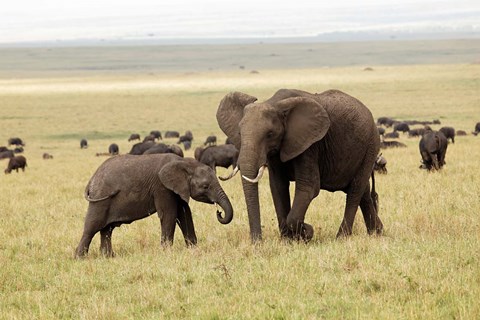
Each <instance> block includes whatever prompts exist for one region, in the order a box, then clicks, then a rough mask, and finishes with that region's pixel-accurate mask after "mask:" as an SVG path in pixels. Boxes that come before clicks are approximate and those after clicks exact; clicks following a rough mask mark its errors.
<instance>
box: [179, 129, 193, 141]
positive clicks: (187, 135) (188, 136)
mask: <svg viewBox="0 0 480 320" xmlns="http://www.w3.org/2000/svg"><path fill="white" fill-rule="evenodd" d="M192 140H193V134H192V131H186V132H185V134H184V135H183V136H180V138H179V139H178V142H177V144H180V143H183V142H184V141H192Z"/></svg>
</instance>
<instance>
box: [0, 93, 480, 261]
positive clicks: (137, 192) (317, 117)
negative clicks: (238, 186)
mask: <svg viewBox="0 0 480 320" xmlns="http://www.w3.org/2000/svg"><path fill="white" fill-rule="evenodd" d="M256 100H257V99H256V98H255V97H252V96H249V95H247V94H244V93H240V92H234V93H230V94H228V95H227V96H225V98H224V99H223V100H222V101H221V103H220V106H219V109H218V111H217V121H218V123H219V126H220V128H221V129H222V131H223V132H224V133H225V134H226V135H227V136H228V138H227V140H226V141H225V143H224V144H220V145H218V144H217V137H216V136H214V135H211V136H208V137H207V138H206V139H205V142H204V143H203V145H202V146H200V147H198V148H196V149H195V151H194V158H195V159H192V158H188V157H184V154H183V150H182V148H181V147H180V146H183V149H184V150H189V149H190V148H191V146H192V141H193V134H192V132H191V131H186V132H185V134H184V135H180V134H179V132H177V131H166V132H165V133H164V136H163V137H162V134H161V132H160V131H158V130H153V131H151V132H150V134H148V135H147V136H145V137H144V139H143V141H142V140H141V137H140V135H139V134H138V133H132V134H131V135H130V137H129V138H128V141H129V142H133V143H134V144H133V146H132V147H131V150H130V151H129V152H128V154H127V155H120V150H119V147H118V144H116V143H112V144H111V145H109V146H108V152H105V153H97V154H96V155H97V156H103V155H106V156H111V157H110V158H109V159H108V160H106V161H105V162H103V163H102V164H101V165H100V167H99V168H98V169H97V170H96V172H95V173H94V174H93V176H92V177H91V179H90V181H89V182H88V184H87V187H86V189H85V194H84V196H85V199H86V200H87V201H88V202H89V207H88V210H87V215H86V218H85V225H84V231H83V234H82V238H81V240H80V243H79V245H78V247H77V249H76V253H75V256H76V257H83V256H85V255H86V254H87V252H88V248H89V245H90V242H91V240H92V238H93V236H94V235H95V234H96V233H97V232H100V235H101V239H100V242H101V243H100V249H101V251H102V253H103V254H105V255H107V256H113V249H112V244H111V236H112V231H113V229H114V228H115V227H118V226H120V225H122V224H129V223H131V222H133V221H135V220H138V219H142V218H145V217H147V216H149V215H151V214H153V213H155V212H157V213H158V216H159V218H160V221H161V230H162V236H161V241H162V243H163V244H169V243H171V242H172V241H173V235H174V231H175V226H176V225H177V224H178V225H179V227H180V229H181V231H182V233H183V236H184V238H185V242H186V243H187V245H194V244H196V242H197V238H196V235H195V229H194V226H193V220H192V213H191V210H190V207H189V205H188V202H189V199H190V198H192V199H194V200H196V201H200V202H204V203H209V204H214V203H215V204H217V205H219V206H220V207H221V209H222V210H223V212H220V211H219V210H218V209H217V219H218V221H219V222H220V223H222V224H227V223H229V222H230V221H231V220H232V218H233V208H232V205H231V203H230V200H229V198H228V196H227V195H226V194H225V192H224V191H223V189H222V187H221V186H220V183H219V181H218V179H217V176H216V170H215V169H216V167H218V166H220V167H224V168H229V167H230V166H231V167H232V168H233V169H234V170H233V172H232V173H231V174H230V175H229V176H228V177H224V178H221V177H218V178H220V180H228V179H230V178H232V177H233V176H234V175H235V174H236V173H237V172H239V171H240V170H241V171H242V185H243V188H244V193H245V200H246V201H247V209H248V214H249V223H250V235H251V238H252V240H256V239H261V228H260V218H259V205H258V189H257V182H258V181H259V179H260V178H261V177H262V174H263V170H264V169H265V168H268V170H269V173H270V188H271V192H272V197H273V201H274V205H275V209H276V213H277V218H278V222H279V229H280V233H281V235H282V237H287V238H291V239H297V240H300V239H303V240H306V241H308V240H310V239H311V238H312V236H313V228H312V226H310V225H308V224H307V223H304V221H303V220H304V215H305V211H306V208H307V207H308V204H309V203H310V201H311V200H312V199H313V198H314V197H316V196H317V195H318V192H319V191H320V189H325V190H328V191H343V192H345V193H346V194H347V205H346V209H345V216H344V220H343V222H342V224H341V226H340V229H339V231H338V234H337V236H342V235H349V234H351V227H352V224H353V219H354V217H355V212H356V210H357V208H358V206H360V208H361V209H362V213H363V215H364V218H365V223H366V226H367V231H368V233H369V234H373V233H377V234H381V233H382V229H383V225H382V222H381V221H380V218H379V217H378V213H377V212H378V210H377V208H378V195H377V194H376V192H375V179H374V172H375V171H377V172H379V173H384V174H385V173H387V168H386V164H387V160H386V159H385V158H384V157H383V156H382V155H381V154H378V150H379V145H378V143H379V142H378V141H380V149H381V148H392V147H406V145H405V144H403V143H401V142H399V141H396V140H394V139H396V138H399V137H400V133H402V135H408V137H412V138H413V137H420V141H419V151H420V156H421V166H420V168H421V169H427V170H439V169H441V168H442V167H443V165H444V164H445V155H446V151H447V146H448V140H450V141H451V143H455V137H456V136H463V135H467V132H466V131H464V130H457V131H456V130H455V129H454V128H453V127H449V126H444V127H441V128H440V129H439V130H438V131H437V130H432V128H431V126H432V125H441V123H440V121H439V120H433V121H416V120H408V121H406V120H403V121H399V120H395V119H392V118H389V117H381V118H378V119H377V122H376V128H377V130H378V135H379V139H378V138H376V137H375V136H376V135H377V131H376V130H375V122H374V120H373V118H372V116H371V113H370V111H369V110H368V109H367V108H366V107H365V106H364V105H363V104H362V103H361V102H359V101H358V100H356V99H354V98H353V97H350V96H348V95H347V94H344V93H343V92H340V91H338V90H329V91H326V92H323V93H320V94H310V93H308V92H303V91H299V90H287V89H282V90H279V91H277V92H276V93H275V95H274V96H272V98H270V99H268V100H266V101H264V102H262V103H256ZM345 106H348V107H346V109H344V110H348V112H349V113H350V114H351V115H353V116H352V117H351V118H348V117H345V116H339V113H338V110H339V109H338V108H339V107H340V108H345ZM352 106H353V108H352ZM253 107H256V108H253ZM272 107H274V108H272ZM312 110H313V112H312ZM362 118H364V119H366V122H362V121H360V119H362ZM352 119H353V120H352ZM367 122H368V123H370V124H368V125H367V126H365V123H367ZM346 126H349V127H350V128H351V129H352V128H353V129H352V130H351V132H358V133H360V134H362V135H361V136H358V139H357V137H356V136H352V135H349V136H345V134H344V132H345V130H344V129H342V128H345V127H346ZM309 127H310V129H307V128H309ZM241 130H243V131H242V132H243V134H242V135H240V133H241ZM256 131H258V132H261V135H262V136H261V137H260V140H259V139H257V140H256V141H257V143H253V142H251V141H253V140H249V139H251V138H252V137H253V138H255V133H254V132H256ZM387 131H390V132H387ZM291 132H294V134H290V135H289V133H291ZM327 132H328V135H326V134H327ZM363 132H370V133H371V134H370V133H369V134H363ZM478 133H480V122H479V123H477V124H476V125H475V127H474V131H472V134H473V135H478ZM305 134H306V135H305ZM338 137H344V139H345V140H344V141H343V144H344V145H342V146H339V145H337V144H335V141H337V140H338ZM163 139H165V140H163ZM167 139H175V140H171V141H172V142H176V143H172V144H166V143H163V142H160V141H166V140H167ZM136 141H138V142H136ZM202 141H203V139H202ZM259 141H261V142H259ZM135 142H136V143H135ZM258 143H265V144H262V145H258ZM312 143H313V144H312ZM349 145H350V146H349ZM10 146H15V148H14V149H9V148H8V147H10ZM240 146H241V149H242V151H243V154H240V151H239V149H240ZM8 147H6V146H2V147H0V159H9V160H8V165H7V168H6V169H5V173H6V174H7V173H10V172H11V171H12V170H16V171H17V172H18V170H19V169H22V170H23V171H24V170H25V167H26V166H27V161H26V158H25V157H24V156H22V155H18V154H19V153H22V152H23V151H24V148H25V143H24V141H22V139H20V138H18V137H14V138H10V139H9V140H8ZM80 148H81V149H86V148H88V141H87V140H86V139H82V140H81V141H80ZM244 149H245V150H246V151H245V150H244ZM249 149H251V152H250V153H248V155H247V152H248V150H249ZM352 152H354V153H355V155H353V154H352ZM262 153H264V154H263V155H262ZM352 156H353V157H352ZM239 157H240V158H239ZM256 157H259V158H258V159H257V160H255V163H254V165H253V166H252V168H250V166H249V165H248V161H249V160H250V159H254V158H256ZM339 158H341V159H344V161H345V160H346V161H347V162H349V161H350V163H341V162H338V161H335V159H339ZM349 158H351V159H350V160H348V159H349ZM354 158H358V159H354ZM43 159H53V156H52V155H50V154H48V153H44V154H43ZM366 159H369V160H368V161H367V160H366ZM357 160H358V161H357ZM353 161H356V162H353ZM239 162H242V167H241V168H239ZM354 167H355V168H354ZM372 167H373V170H372ZM363 168H364V169H363ZM257 171H258V173H257ZM255 175H256V177H255ZM320 175H321V176H322V184H320V180H321V179H320ZM249 176H250V177H249ZM370 177H371V178H372V179H371V180H372V189H371V191H370V183H369V182H368V181H369V180H368V179H369V178H370ZM359 179H362V180H364V181H365V184H366V186H365V185H364V184H362V185H360V184H358V181H360V180H359ZM290 181H296V191H295V198H294V201H293V203H291V201H290V193H289V191H288V185H289V182H290ZM356 183H357V184H358V185H357V184H356ZM303 184H304V185H303ZM255 198H256V199H255Z"/></svg>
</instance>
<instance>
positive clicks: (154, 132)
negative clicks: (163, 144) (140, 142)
mask: <svg viewBox="0 0 480 320" xmlns="http://www.w3.org/2000/svg"><path fill="white" fill-rule="evenodd" d="M150 135H151V136H154V137H155V139H157V140H162V133H161V132H160V131H158V130H152V131H150Z"/></svg>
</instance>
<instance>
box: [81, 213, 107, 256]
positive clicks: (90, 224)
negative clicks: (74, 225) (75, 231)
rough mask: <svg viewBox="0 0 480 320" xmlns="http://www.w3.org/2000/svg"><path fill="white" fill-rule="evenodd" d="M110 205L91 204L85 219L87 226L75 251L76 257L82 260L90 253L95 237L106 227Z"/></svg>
mask: <svg viewBox="0 0 480 320" xmlns="http://www.w3.org/2000/svg"><path fill="white" fill-rule="evenodd" d="M108 206H109V204H106V205H99V204H95V205H93V204H90V205H89V206H88V211H87V215H86V217H85V225H84V228H83V235H82V239H81V240H80V243H79V244H78V246H77V249H76V250H75V257H76V258H82V257H84V256H86V254H87V253H88V248H89V247H90V243H91V242H92V239H93V236H95V234H96V233H97V232H99V231H100V230H102V229H103V228H104V226H105V217H106V214H107V212H108V211H107V210H108Z"/></svg>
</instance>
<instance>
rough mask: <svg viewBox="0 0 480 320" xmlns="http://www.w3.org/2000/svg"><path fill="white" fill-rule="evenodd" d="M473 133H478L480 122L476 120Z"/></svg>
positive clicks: (479, 131)
mask: <svg viewBox="0 0 480 320" xmlns="http://www.w3.org/2000/svg"><path fill="white" fill-rule="evenodd" d="M472 133H473V134H474V135H477V134H479V133H480V122H477V124H476V125H475V131H473V132H472Z"/></svg>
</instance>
